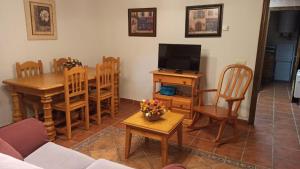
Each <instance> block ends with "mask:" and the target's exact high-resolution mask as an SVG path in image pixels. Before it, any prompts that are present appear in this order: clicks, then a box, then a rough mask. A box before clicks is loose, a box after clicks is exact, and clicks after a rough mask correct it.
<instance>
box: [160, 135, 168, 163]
mask: <svg viewBox="0 0 300 169" xmlns="http://www.w3.org/2000/svg"><path fill="white" fill-rule="evenodd" d="M161 162H162V166H165V165H167V163H168V138H167V137H166V136H163V137H162V140H161Z"/></svg>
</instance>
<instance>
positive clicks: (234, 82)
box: [214, 64, 253, 116]
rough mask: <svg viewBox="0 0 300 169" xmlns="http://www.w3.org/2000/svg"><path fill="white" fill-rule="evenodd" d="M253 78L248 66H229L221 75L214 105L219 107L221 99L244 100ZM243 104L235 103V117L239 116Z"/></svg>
mask: <svg viewBox="0 0 300 169" xmlns="http://www.w3.org/2000/svg"><path fill="white" fill-rule="evenodd" d="M252 77H253V71H252V70H251V68H249V67H248V66H245V65H241V64H233V65H229V66H227V67H226V68H225V69H224V70H223V72H222V73H221V75H220V79H219V83H218V89H217V94H216V97H215V102H214V104H215V105H217V104H218V102H219V101H220V98H223V99H226V98H244V97H245V94H246V92H247V89H248V88H249V85H250V83H251V81H252ZM241 102H242V100H240V101H237V102H234V104H233V106H232V115H233V116H234V115H237V111H238V110H239V107H240V105H241Z"/></svg>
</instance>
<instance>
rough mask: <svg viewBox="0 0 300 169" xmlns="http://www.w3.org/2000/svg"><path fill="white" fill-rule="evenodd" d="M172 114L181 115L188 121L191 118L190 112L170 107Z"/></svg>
mask: <svg viewBox="0 0 300 169" xmlns="http://www.w3.org/2000/svg"><path fill="white" fill-rule="evenodd" d="M172 112H175V113H180V114H183V115H184V118H188V119H191V118H192V116H191V112H190V110H185V109H178V108H174V107H172Z"/></svg>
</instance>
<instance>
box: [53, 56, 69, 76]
mask: <svg viewBox="0 0 300 169" xmlns="http://www.w3.org/2000/svg"><path fill="white" fill-rule="evenodd" d="M69 59H70V58H69V57H68V58H59V59H53V72H54V73H63V72H64V63H66V62H67V61H68V60H69Z"/></svg>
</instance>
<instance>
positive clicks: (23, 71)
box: [16, 60, 43, 78]
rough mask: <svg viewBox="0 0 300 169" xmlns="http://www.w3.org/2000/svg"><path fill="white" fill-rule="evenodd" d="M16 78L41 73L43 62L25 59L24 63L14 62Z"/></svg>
mask: <svg viewBox="0 0 300 169" xmlns="http://www.w3.org/2000/svg"><path fill="white" fill-rule="evenodd" d="M16 72H17V78H27V77H32V76H38V75H41V74H43V64H42V61H41V60H38V62H34V61H27V62H24V63H19V62H17V63H16Z"/></svg>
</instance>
